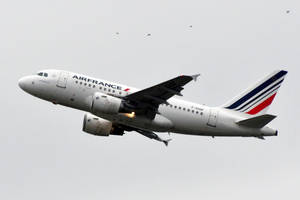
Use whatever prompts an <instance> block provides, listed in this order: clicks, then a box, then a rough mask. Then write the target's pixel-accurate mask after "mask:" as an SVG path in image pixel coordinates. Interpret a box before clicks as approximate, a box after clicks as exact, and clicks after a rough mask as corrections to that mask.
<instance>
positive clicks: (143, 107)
mask: <svg viewBox="0 0 300 200" xmlns="http://www.w3.org/2000/svg"><path fill="white" fill-rule="evenodd" d="M198 76H200V74H196V75H192V76H186V75H182V76H178V77H176V78H173V79H171V80H168V81H165V82H163V83H160V84H158V85H155V86H152V87H149V88H146V89H144V90H140V91H138V92H135V93H132V94H130V95H127V96H126V97H124V100H125V101H126V102H127V104H129V105H128V106H129V107H134V109H135V110H136V114H143V115H146V116H147V117H148V118H151V119H153V118H154V117H155V115H156V113H158V111H157V109H158V107H159V105H160V104H167V105H168V104H169V103H168V101H167V100H168V99H169V98H171V97H173V96H174V95H179V96H182V94H181V93H180V92H181V91H182V90H183V86H184V85H186V84H187V83H189V82H190V81H191V80H195V81H196V80H197V77H198Z"/></svg>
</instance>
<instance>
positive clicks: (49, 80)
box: [18, 69, 287, 146]
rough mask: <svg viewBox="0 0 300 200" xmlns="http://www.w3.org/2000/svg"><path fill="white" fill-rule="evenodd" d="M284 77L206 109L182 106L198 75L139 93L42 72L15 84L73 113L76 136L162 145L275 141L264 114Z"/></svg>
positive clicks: (93, 80) (78, 76)
mask: <svg viewBox="0 0 300 200" xmlns="http://www.w3.org/2000/svg"><path fill="white" fill-rule="evenodd" d="M286 74H287V71H284V70H276V71H274V72H272V73H271V74H269V75H267V76H266V77H265V78H263V79H261V80H259V81H258V82H257V83H256V84H254V85H253V86H252V87H249V88H248V89H247V90H245V91H244V92H242V93H241V94H239V95H237V96H236V97H234V98H233V99H232V100H230V101H228V102H227V103H225V104H224V105H222V106H218V107H209V106H205V105H200V104H197V103H193V102H188V101H184V100H182V99H178V98H176V97H174V96H182V93H181V91H182V90H183V89H184V88H183V87H184V86H185V85H186V84H187V83H189V82H190V81H192V80H194V81H196V80H197V78H198V76H199V74H196V75H192V76H189V75H181V76H178V77H175V78H173V79H170V80H168V81H165V82H162V83H160V84H157V85H154V86H152V87H149V88H145V89H141V90H140V89H137V88H133V87H129V86H126V85H122V84H118V83H113V82H109V81H105V80H102V79H96V78H92V77H89V76H86V75H82V74H78V73H73V72H69V71H64V70H55V69H48V70H42V71H39V72H38V73H36V74H34V75H29V76H25V77H23V78H21V79H20V80H19V82H18V84H19V87H20V88H21V89H22V90H24V91H25V92H27V93H29V94H31V95H33V96H35V97H38V98H40V99H43V100H46V101H49V102H52V103H54V104H59V105H63V106H67V107H70V108H74V109H79V110H82V111H85V112H87V113H86V114H85V115H84V120H83V128H82V130H83V131H84V132H86V133H89V134H92V135H96V136H110V135H119V136H122V135H123V134H124V133H125V132H129V131H135V132H137V133H140V134H142V135H144V136H146V137H148V138H150V139H154V140H157V141H160V142H163V143H164V144H165V145H166V146H168V143H169V141H170V140H171V139H163V138H161V137H160V136H159V135H158V134H157V133H158V132H168V133H178V134H185V135H201V136H210V137H217V136H220V137H255V138H259V139H264V137H265V136H277V135H278V131H277V130H275V129H272V128H270V127H268V126H267V124H268V123H269V122H271V121H272V120H273V119H275V118H276V116H275V115H271V114H266V112H267V110H268V108H269V107H270V105H271V103H272V101H273V99H274V97H275V96H276V94H277V92H278V89H279V88H280V86H281V84H282V82H283V80H284V78H285V76H286Z"/></svg>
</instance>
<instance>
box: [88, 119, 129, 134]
mask: <svg viewBox="0 0 300 200" xmlns="http://www.w3.org/2000/svg"><path fill="white" fill-rule="evenodd" d="M82 130H83V131H84V132H86V133H89V134H92V135H97V136H109V135H123V134H124V130H123V129H120V128H118V127H114V126H113V124H112V122H110V121H108V120H106V119H102V118H99V117H97V116H95V115H92V114H85V115H84V120H83V128H82Z"/></svg>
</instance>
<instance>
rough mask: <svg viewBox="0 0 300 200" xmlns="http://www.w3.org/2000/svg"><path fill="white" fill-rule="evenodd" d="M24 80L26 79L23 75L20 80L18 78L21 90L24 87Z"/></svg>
mask: <svg viewBox="0 0 300 200" xmlns="http://www.w3.org/2000/svg"><path fill="white" fill-rule="evenodd" d="M25 80H26V78H25V77H23V78H21V79H20V80H19V87H20V88H21V89H22V90H24V89H25V84H26V83H25Z"/></svg>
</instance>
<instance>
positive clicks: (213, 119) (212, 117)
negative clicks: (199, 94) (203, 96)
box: [207, 109, 218, 127]
mask: <svg viewBox="0 0 300 200" xmlns="http://www.w3.org/2000/svg"><path fill="white" fill-rule="evenodd" d="M217 120H218V110H215V109H210V113H209V118H208V122H207V125H208V126H212V127H217Z"/></svg>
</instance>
